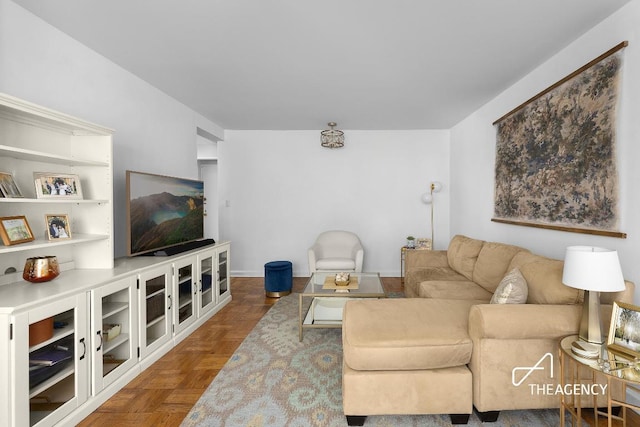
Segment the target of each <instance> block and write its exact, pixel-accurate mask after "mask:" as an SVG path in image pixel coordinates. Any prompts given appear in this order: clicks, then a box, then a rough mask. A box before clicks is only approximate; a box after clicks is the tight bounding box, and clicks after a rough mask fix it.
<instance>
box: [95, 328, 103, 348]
mask: <svg viewBox="0 0 640 427" xmlns="http://www.w3.org/2000/svg"><path fill="white" fill-rule="evenodd" d="M98 336H99V337H100V345H99V346H98V348H96V351H100V349H101V348H102V344H103V341H102V331H98Z"/></svg>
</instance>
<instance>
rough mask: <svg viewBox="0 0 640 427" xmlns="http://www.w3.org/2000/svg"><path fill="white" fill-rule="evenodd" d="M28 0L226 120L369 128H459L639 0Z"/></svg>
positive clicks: (263, 125)
mask: <svg viewBox="0 0 640 427" xmlns="http://www.w3.org/2000/svg"><path fill="white" fill-rule="evenodd" d="M14 1H15V2H16V3H17V4H19V5H22V6H23V7H25V8H26V9H28V10H30V11H31V12H33V13H34V14H36V15H38V16H40V17H41V18H42V19H44V20H45V21H47V22H49V23H50V24H52V25H53V26H55V27H57V28H59V29H60V30H62V31H63V32H65V33H67V34H69V35H70V36H72V37H73V38H75V39H76V40H78V41H80V42H82V43H83V44H85V45H87V46H88V47H90V48H91V49H93V50H95V51H97V52H99V53H100V54H102V55H104V56H105V57H107V58H109V59H110V60H112V61H113V62H115V63H117V64H119V65H120V66H122V67H123V68H125V69H127V70H129V71H131V72H132V73H134V74H136V75H137V76H139V77H140V78H142V79H144V80H146V81H147V82H149V83H151V84H152V85H154V86H156V87H157V88H159V89H160V90H162V91H164V92H165V93H167V94H169V95H171V96H172V97H174V98H175V99H177V100H179V101H181V102H182V103H184V104H185V105H187V106H189V107H190V108H192V109H193V110H195V111H197V112H199V113H200V114H202V115H203V116H205V117H207V118H208V119H210V120H211V121H213V122H215V123H217V124H218V125H220V126H222V127H223V128H226V129H263V130H267V129H292V130H293V129H322V128H326V123H327V122H329V121H336V122H338V128H339V129H363V130H364V129H448V128H450V127H451V126H452V125H455V124H456V123H457V122H458V121H460V120H461V119H463V118H464V117H466V116H467V115H468V114H470V113H471V112H473V111H475V110H476V109H477V108H478V107H480V106H481V105H483V104H484V103H486V102H487V101H489V100H490V99H492V98H493V97H495V96H496V95H497V94H499V93H500V92H502V91H503V90H505V89H506V88H508V87H509V86H510V85H512V84H513V83H515V82H516V81H517V80H518V79H520V78H521V77H523V76H524V75H526V74H527V73H528V72H529V71H531V70H532V69H534V68H535V67H536V66H537V65H539V64H541V63H542V62H544V61H545V60H546V59H548V58H550V57H551V56H552V55H553V54H555V53H556V52H558V51H559V50H561V49H562V48H563V47H565V46H567V45H568V44H570V43H571V42H572V41H573V40H575V39H576V38H578V37H579V36H580V35H582V34H583V33H585V32H586V31H587V30H589V29H590V28H591V27H593V26H594V25H595V24H597V23H598V22H600V21H602V20H603V19H604V18H605V17H607V16H609V15H610V14H611V13H613V12H614V11H616V10H617V9H619V8H620V7H621V6H623V5H624V4H625V3H627V2H628V1H630V0H323V1H319V0H318V1H311V0H182V1H178V0H109V1H105V0H58V1H51V0H48V1H43V0H14ZM600 53H601V52H593V54H594V56H597V54H600ZM581 65H583V64H576V68H578V67H579V66H581ZM552 83H554V82H549V84H552ZM532 95H534V94H532ZM523 101H525V100H524V99H523ZM514 107H515V105H514Z"/></svg>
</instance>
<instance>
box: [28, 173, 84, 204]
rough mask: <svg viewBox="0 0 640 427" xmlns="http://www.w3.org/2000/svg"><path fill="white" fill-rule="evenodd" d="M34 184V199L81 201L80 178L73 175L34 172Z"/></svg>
mask: <svg viewBox="0 0 640 427" xmlns="http://www.w3.org/2000/svg"><path fill="white" fill-rule="evenodd" d="M33 178H34V180H35V184H36V197H38V199H43V198H65V199H82V187H81V186H80V177H78V175H73V174H64V173H54V172H36V173H34V174H33Z"/></svg>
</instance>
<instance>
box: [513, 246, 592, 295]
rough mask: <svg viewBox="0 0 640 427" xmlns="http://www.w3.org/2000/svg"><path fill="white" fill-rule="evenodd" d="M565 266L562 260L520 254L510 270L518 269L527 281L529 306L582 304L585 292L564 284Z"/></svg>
mask: <svg viewBox="0 0 640 427" xmlns="http://www.w3.org/2000/svg"><path fill="white" fill-rule="evenodd" d="M563 265H564V263H563V262H562V261H560V260H556V259H551V258H546V257H543V256H541V255H534V254H532V253H530V252H519V253H518V254H516V256H514V257H513V260H512V261H511V265H510V266H509V270H511V269H513V268H516V267H517V268H518V269H519V270H520V272H521V273H522V275H523V276H524V278H525V280H526V281H527V287H528V291H529V295H528V297H527V303H528V304H580V303H582V300H583V298H584V291H582V290H579V289H574V288H570V287H569V286H566V285H564V284H563V283H562V268H563Z"/></svg>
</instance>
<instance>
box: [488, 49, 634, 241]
mask: <svg viewBox="0 0 640 427" xmlns="http://www.w3.org/2000/svg"><path fill="white" fill-rule="evenodd" d="M625 46H627V42H626V41H625V42H622V43H620V44H619V45H618V46H616V47H614V48H612V49H611V50H609V51H608V52H606V53H604V54H602V55H601V56H599V57H598V58H596V59H594V60H593V61H591V62H589V63H588V64H586V65H585V66H583V67H581V68H580V69H578V70H576V71H575V72H573V73H572V74H570V75H569V76H567V77H565V78H564V79H562V80H560V81H559V82H558V83H556V84H554V85H553V86H551V87H549V88H548V89H546V90H544V91H542V92H541V93H539V94H538V95H536V96H534V97H533V98H531V99H530V100H528V101H526V102H525V103H523V104H522V105H520V106H519V107H517V108H515V109H514V110H512V111H510V112H509V113H507V114H506V115H504V116H503V117H501V118H500V119H498V120H496V121H495V122H494V123H493V124H494V126H496V131H497V132H496V133H497V137H496V166H495V168H496V169H495V200H494V218H492V221H495V222H502V223H508V224H516V225H523V226H531V227H540V228H549V229H555V230H563V231H570V232H577V233H588V234H599V235H606V236H613V237H621V238H625V237H626V234H625V233H622V232H619V231H617V230H618V226H619V219H620V218H619V213H618V205H619V200H618V199H619V195H618V193H619V191H618V172H617V168H616V153H615V130H616V114H615V111H616V104H617V99H618V87H619V80H620V69H621V66H622V52H621V49H622V48H624V47H625Z"/></svg>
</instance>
